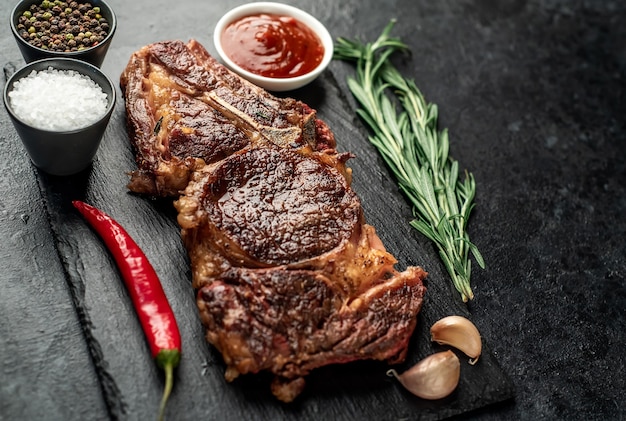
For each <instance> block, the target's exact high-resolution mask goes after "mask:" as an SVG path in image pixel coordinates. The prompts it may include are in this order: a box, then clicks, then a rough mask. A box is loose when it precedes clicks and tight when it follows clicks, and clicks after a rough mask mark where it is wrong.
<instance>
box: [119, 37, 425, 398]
mask: <svg viewBox="0 0 626 421" xmlns="http://www.w3.org/2000/svg"><path fill="white" fill-rule="evenodd" d="M122 87H123V88H124V92H125V98H126V107H127V113H128V121H129V128H130V132H131V140H132V142H133V145H134V147H135V151H136V156H137V164H138V167H139V168H138V170H137V171H135V172H134V173H133V174H132V178H131V182H130V184H129V187H130V188H131V190H133V191H136V192H139V193H147V194H150V195H160V196H173V197H176V196H178V195H179V196H178V199H177V200H176V201H175V207H176V209H177V210H178V223H179V225H180V226H181V228H182V231H181V233H182V238H183V241H184V244H185V247H186V248H187V250H188V253H189V256H190V261H191V267H192V280H193V286H194V288H195V289H197V291H198V295H197V303H198V308H199V311H200V316H201V319H202V322H203V324H204V326H205V327H206V330H207V339H208V341H209V342H210V343H211V344H213V345H214V346H215V347H216V348H217V349H218V350H219V351H220V352H221V353H222V355H223V357H224V362H225V363H226V366H227V368H226V378H227V380H229V381H231V380H233V379H235V378H236V377H237V376H239V375H241V374H246V373H258V372H260V371H269V372H271V373H273V374H274V375H275V380H274V382H273V383H272V391H273V393H274V394H275V395H276V396H277V397H278V398H279V399H281V400H283V401H286V402H289V401H292V400H293V399H294V398H295V397H296V396H297V395H298V394H299V393H300V392H301V391H302V389H303V387H304V383H305V382H304V377H305V376H306V375H307V374H308V373H309V372H310V371H311V370H313V369H315V368H317V367H320V366H324V365H328V364H335V363H345V362H349V361H354V360H362V359H377V360H386V361H389V362H390V363H395V362H400V361H402V360H403V359H404V358H405V355H406V352H407V344H408V341H409V338H410V336H411V334H412V332H413V330H414V328H415V325H416V322H417V319H416V316H417V314H418V312H419V311H420V308H421V306H422V300H423V295H424V293H425V288H424V286H423V285H422V280H423V279H424V277H425V276H426V273H425V272H424V271H423V270H422V269H421V268H419V267H409V268H407V269H406V270H405V271H403V272H399V271H397V270H396V269H395V268H394V266H395V265H396V263H397V261H396V259H395V258H394V257H393V256H392V255H391V254H390V253H388V252H387V251H386V250H385V247H384V246H383V244H382V242H381V241H380V239H379V238H378V236H377V235H376V232H375V230H374V228H373V227H372V226H370V225H368V224H366V223H365V221H364V217H363V210H362V207H361V203H360V201H359V199H358V197H357V196H356V194H355V193H354V191H353V190H352V189H351V188H350V182H351V172H350V169H349V168H347V167H346V165H345V162H346V160H347V159H348V158H349V157H350V155H349V154H345V153H344V154H340V153H337V151H336V150H335V140H334V136H333V134H332V132H331V131H330V130H329V129H328V127H327V125H326V124H325V123H324V122H322V121H320V120H319V119H317V117H316V114H315V111H314V110H312V109H310V108H309V107H308V106H306V105H305V104H303V103H301V102H299V101H296V100H293V99H279V98H275V97H273V96H272V95H271V94H269V93H268V92H266V91H264V90H262V89H260V88H258V87H256V86H254V85H251V84H250V83H248V82H246V81H244V80H242V79H240V78H239V77H238V76H236V75H234V74H232V73H230V72H229V71H228V70H227V69H225V68H224V67H223V66H222V65H220V64H219V63H218V62H216V61H215V60H214V59H213V58H212V57H210V56H209V54H208V53H207V52H206V51H205V50H204V48H202V47H201V46H200V45H199V44H198V43H196V42H194V41H190V42H189V43H188V44H186V45H185V44H183V43H181V42H178V41H174V42H163V43H157V44H152V45H149V46H147V47H144V48H143V49H141V50H140V51H138V52H137V53H135V54H134V55H133V56H132V58H131V60H130V62H129V64H128V67H127V68H126V69H125V71H124V73H123V75H122Z"/></svg>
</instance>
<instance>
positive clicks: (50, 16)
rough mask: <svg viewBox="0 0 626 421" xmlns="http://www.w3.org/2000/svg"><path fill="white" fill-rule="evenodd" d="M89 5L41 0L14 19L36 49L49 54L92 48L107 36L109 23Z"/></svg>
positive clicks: (20, 32)
mask: <svg viewBox="0 0 626 421" xmlns="http://www.w3.org/2000/svg"><path fill="white" fill-rule="evenodd" d="M100 13H101V10H100V7H94V6H93V5H92V4H91V3H89V2H79V1H75V0H73V1H70V2H66V1H63V0H42V1H41V2H40V3H39V4H37V3H35V4H32V5H30V6H29V7H28V9H27V10H24V11H23V12H22V13H21V14H20V15H19V16H18V18H17V22H18V24H17V30H18V33H19V34H20V36H21V37H22V38H24V39H25V40H26V41H27V42H29V43H30V44H32V45H34V46H35V47H39V48H44V49H49V50H52V51H77V50H83V49H85V48H91V47H93V46H95V45H97V44H98V43H100V42H101V41H102V40H104V38H105V37H106V36H107V35H108V33H109V30H110V25H109V22H108V21H107V19H106V18H104V17H103V16H102V15H101V14H100Z"/></svg>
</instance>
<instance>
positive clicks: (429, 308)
mask: <svg viewBox="0 0 626 421" xmlns="http://www.w3.org/2000/svg"><path fill="white" fill-rule="evenodd" d="M109 3H110V4H111V5H112V6H113V7H114V9H115V10H116V12H117V17H118V21H119V27H118V32H117V34H116V37H115V39H114V40H113V43H112V45H111V47H110V49H109V53H108V56H107V58H106V60H105V62H104V64H103V66H102V69H103V70H104V71H105V72H106V73H107V74H108V75H109V76H110V77H111V78H112V79H117V78H118V77H119V74H120V72H121V71H122V69H123V68H124V66H125V64H126V62H127V60H128V57H129V56H130V54H131V53H132V52H133V51H135V50H137V49H138V48H140V47H141V46H142V45H144V44H147V43H150V42H153V41H157V40H162V39H171V38H180V39H183V40H186V39H189V38H192V37H193V38H196V39H198V40H199V41H200V42H201V43H203V44H204V45H205V46H206V47H207V48H208V49H209V51H211V52H213V51H214V49H213V48H212V39H211V37H212V35H211V34H212V30H213V27H214V25H215V23H216V21H217V19H218V18H219V16H221V14H222V13H224V12H225V11H226V10H228V9H229V8H231V7H233V6H235V5H236V4H239V3H240V2H237V3H236V4H230V3H229V2H226V1H214V2H202V3H200V2H194V1H191V0H179V1H177V2H174V3H172V2H170V1H164V0H157V1H152V2H150V3H148V2H145V1H136V2H124V1H122V0H110V1H109ZM290 3H292V4H294V5H298V6H300V7H302V8H303V9H305V10H307V11H309V12H311V13H313V14H314V15H315V16H317V17H318V18H319V19H320V20H321V21H322V22H324V23H325V24H327V25H328V27H329V29H330V30H331V34H332V35H333V37H335V38H336V37H339V36H344V37H349V38H355V37H356V38H360V39H363V40H372V39H374V37H376V36H377V35H378V34H379V33H380V31H381V30H382V28H383V27H384V26H385V25H386V24H387V22H388V21H389V20H390V19H391V18H397V20H398V21H397V24H396V26H395V29H394V34H395V35H397V36H399V37H401V38H402V39H403V40H404V41H405V42H407V43H408V44H409V45H410V46H411V50H412V53H413V54H412V55H411V56H408V57H398V58H397V63H398V66H399V67H400V68H401V69H402V70H403V71H404V72H405V74H406V75H408V76H410V77H413V78H414V79H415V81H416V82H417V85H418V86H419V87H420V88H421V89H422V91H423V92H424V94H425V96H426V97H427V98H428V99H429V100H430V101H432V102H434V103H436V104H438V105H439V115H440V125H441V126H442V127H448V129H449V130H450V139H451V155H452V156H453V157H454V158H456V159H458V160H459V163H460V166H461V168H467V169H468V170H470V171H472V172H473V173H474V175H475V177H476V181H477V198H476V203H477V207H476V210H475V212H474V214H473V219H472V220H471V222H470V235H471V236H472V240H473V241H474V242H475V243H476V244H477V245H478V246H479V247H480V249H481V252H482V253H483V255H484V257H485V260H486V262H487V268H486V269H485V270H480V269H478V268H476V269H475V271H474V274H473V286H474V293H475V296H476V297H475V299H474V301H472V302H471V303H470V304H469V305H465V304H463V303H461V302H460V300H458V297H457V296H456V293H455V292H454V291H452V290H451V288H450V286H449V281H448V280H447V277H446V275H445V273H444V271H443V269H442V267H441V264H440V263H439V260H438V258H437V255H436V253H435V251H434V250H433V249H432V246H431V245H430V244H429V243H428V242H427V241H426V240H425V239H424V238H422V237H421V236H419V235H418V234H417V233H415V232H414V231H412V230H411V229H410V227H409V226H408V220H409V219H410V218H411V212H410V209H409V207H408V205H407V204H406V201H405V200H404V199H403V198H402V196H401V195H400V194H399V193H398V192H397V190H396V188H395V186H394V183H393V180H392V178H391V177H390V174H389V172H388V171H387V169H386V168H385V166H384V165H383V163H382V161H381V159H380V158H379V157H378V156H377V154H376V152H375V150H374V149H373V148H372V147H371V146H370V145H368V144H367V141H366V138H367V131H366V130H365V128H364V126H363V125H362V124H361V122H360V121H359V120H358V119H357V118H356V116H355V114H354V109H353V106H354V101H353V100H352V98H351V97H350V94H349V91H348V90H347V88H346V84H345V80H346V77H347V76H348V75H351V74H352V71H353V69H352V68H351V67H350V66H349V65H347V64H345V63H339V62H333V63H332V64H331V66H330V68H329V70H328V71H327V72H326V74H324V75H323V77H322V78H321V79H320V80H318V81H316V82H315V83H314V84H313V85H311V86H309V87H307V88H304V89H301V90H299V91H295V92H293V93H290V94H291V95H293V96H294V97H296V98H299V99H303V100H305V101H307V102H309V103H310V104H311V105H312V106H313V107H314V108H317V109H318V110H319V114H320V116H321V117H322V118H324V119H325V120H327V121H328V122H329V125H330V126H331V128H332V129H333V131H335V133H336V135H337V138H338V142H339V144H340V147H341V148H342V149H344V150H350V151H354V152H356V153H357V158H355V159H354V160H352V161H351V162H350V163H351V166H352V167H353V169H354V188H355V190H356V191H357V193H358V194H359V195H360V196H361V197H362V199H363V202H364V206H365V208H366V213H367V218H368V221H369V222H370V223H372V224H373V225H374V226H376V227H377V229H378V231H379V234H380V235H381V238H382V239H383V241H384V242H385V243H386V245H387V246H388V248H389V249H390V251H392V252H393V253H394V254H396V255H398V257H399V260H400V266H405V265H407V264H420V265H423V266H424V267H425V268H426V269H427V270H428V271H429V273H430V277H429V283H428V287H429V294H428V299H427V301H426V303H425V308H424V312H423V313H422V315H421V316H420V319H419V323H418V331H417V332H416V335H415V338H414V341H413V342H412V344H411V352H410V357H409V361H408V363H407V365H408V364H410V363H412V362H415V361H417V360H418V359H419V358H421V357H422V356H424V355H425V354H426V353H428V352H432V350H433V347H432V346H431V345H430V344H429V343H428V338H427V329H428V326H429V325H430V323H432V322H433V321H434V320H436V319H437V318H438V317H441V316H442V315H446V314H451V313H460V314H467V315H468V316H469V317H471V318H472V320H474V322H475V323H476V324H477V326H478V327H479V329H480V330H481V333H482V334H483V337H484V338H485V341H486V345H487V349H486V353H485V356H484V358H483V360H481V363H479V364H478V365H477V366H476V367H474V368H473V369H474V370H473V371H472V370H469V369H467V370H465V367H466V366H464V372H463V376H462V383H461V386H460V387H459V390H458V391H457V392H455V394H454V395H453V396H451V397H450V398H449V399H446V400H444V401H442V402H435V403H424V402H421V401H420V400H418V399H414V398H413V397H412V396H409V395H407V394H405V393H403V392H402V391H401V390H400V388H398V387H397V384H396V383H394V382H392V381H391V380H389V379H388V378H386V376H384V371H385V369H386V367H385V366H383V365H378V364H370V363H359V364H354V365H349V366H346V367H338V368H337V367H329V368H327V369H322V370H320V371H319V372H317V373H315V374H314V375H313V376H312V378H311V379H310V382H309V388H308V389H307V391H306V392H305V394H304V395H303V397H302V400H299V401H298V402H297V403H296V404H295V405H291V406H285V405H281V404H278V403H277V402H275V401H274V400H273V398H272V397H271V396H269V393H268V391H267V378H265V377H264V376H259V377H254V378H252V377H246V378H243V379H239V380H237V381H236V382H235V383H233V384H227V383H226V382H225V381H224V380H223V377H222V374H223V364H222V362H221V359H220V356H219V354H218V353H217V352H216V351H215V350H213V349H212V348H211V347H210V346H208V345H207V344H206V343H205V341H204V339H203V332H202V329H201V327H200V323H199V320H198V316H197V312H196V311H195V303H194V297H193V291H192V290H191V288H190V280H189V276H190V273H189V269H188V262H187V260H186V256H185V253H184V251H183V249H182V246H181V244H180V238H179V235H178V228H177V226H176V223H175V215H174V212H173V210H172V208H171V206H170V205H169V203H161V202H152V201H149V200H146V199H144V198H141V197H136V196H132V195H129V194H128V193H127V192H126V188H125V184H126V181H127V177H126V174H125V172H126V171H128V170H130V169H132V168H133V157H132V154H131V152H130V148H129V146H128V137H127V135H126V132H125V127H124V124H123V121H124V109H123V103H122V101H119V102H118V104H117V107H116V110H115V111H114V115H113V117H112V123H111V124H110V126H109V128H108V130H107V134H106V136H105V139H104V140H103V143H102V146H101V149H100V150H99V151H98V155H97V159H96V160H95V161H94V164H93V165H92V167H91V168H90V169H88V170H86V171H85V172H84V173H82V174H79V175H77V176H74V177H68V178H57V177H50V176H47V175H45V174H43V173H40V172H39V171H37V170H36V169H34V168H33V167H32V166H31V164H30V163H29V161H28V158H27V156H26V152H25V150H24V149H23V147H22V145H21V143H20V142H19V139H18V138H17V134H16V133H15V131H14V129H13V127H12V126H11V123H10V121H9V118H8V116H7V115H6V112H3V113H0V133H1V134H0V148H1V149H0V168H1V169H2V172H3V177H2V178H0V188H1V189H2V195H1V196H0V227H1V230H2V231H1V232H2V233H3V241H2V242H1V243H0V258H1V259H2V262H3V271H2V274H1V275H0V291H2V292H1V293H0V320H1V323H0V353H2V355H3V361H2V364H1V365H0V370H1V374H0V378H1V379H2V381H0V420H4V419H7V420H8V419H24V420H34V419H53V420H56V419H72V420H73V419H77V420H78V419H81V420H82V419H108V418H111V417H117V416H119V418H121V419H146V418H147V419H150V418H152V417H153V416H154V412H155V408H156V407H157V405H158V401H159V399H160V393H161V388H162V385H163V376H162V374H161V373H160V372H159V370H158V369H157V368H156V367H155V365H154V364H153V362H152V361H151V360H150V357H149V353H148V350H147V347H146V344H145V341H144V339H143V337H142V336H141V333H140V329H139V326H138V323H137V320H136V317H135V315H134V313H133V309H132V306H131V305H130V303H129V300H128V295H127V293H126V291H125V290H124V287H123V284H122V283H121V282H120V280H119V277H118V273H117V271H116V269H115V267H114V265H113V262H112V261H111V259H110V258H108V255H107V253H106V250H105V249H104V247H103V245H102V244H101V243H100V242H99V241H98V239H97V238H96V237H95V236H94V235H93V232H91V231H90V230H89V229H88V227H87V226H86V225H85V224H84V223H83V221H81V220H80V218H78V216H77V215H76V214H75V213H74V212H72V210H71V207H70V205H69V200H70V199H73V198H82V199H85V200H86V201H89V202H91V203H94V204H96V205H98V206H99V207H101V208H103V209H104V210H105V211H107V212H109V213H111V214H112V215H114V217H116V219H118V220H119V221H120V223H122V224H123V225H124V226H125V227H126V228H127V229H128V231H129V232H130V233H131V235H133V236H134V237H135V238H136V240H137V242H138V243H139V244H140V245H142V247H143V248H144V250H145V251H146V254H147V255H148V257H149V258H150V259H151V260H152V262H153V264H154V266H155V268H156V270H157V272H158V273H159V275H160V276H161V279H162V281H163V284H164V288H165V290H166V293H167V294H168V296H169V297H170V300H171V302H172V306H173V308H174V309H175V312H176V315H177V318H178V320H179V323H180V325H181V330H182V336H183V347H184V352H185V354H184V358H183V361H182V363H181V366H180V367H179V369H178V370H177V372H176V386H175V389H174V393H173V395H172V398H171V402H170V410H171V411H172V412H171V413H172V414H177V416H176V417H172V418H175V419H198V418H207V419H345V420H349V419H437V418H444V417H450V416H456V417H457V418H459V419H476V420H500V419H518V420H537V419H546V420H554V419H563V420H565V419H569V420H574V419H575V420H578V419H580V420H583V419H584V420H589V419H591V420H613V419H615V420H618V419H624V418H626V409H625V406H624V403H623V396H624V395H625V394H626V385H625V380H624V374H623V373H624V371H625V367H624V365H625V358H624V352H623V349H624V346H625V345H626V340H625V333H624V331H625V330H626V280H625V277H626V241H624V240H625V236H626V217H625V216H624V215H625V212H626V149H625V148H626V131H625V129H626V127H625V122H626V119H625V118H624V116H625V115H626V89H625V88H626V83H625V77H626V27H625V26H624V25H623V22H624V19H625V18H626V4H624V3H623V2H618V1H582V0H581V1H577V0H572V1H566V0H552V1H512V0H504V1H499V2H498V1H491V0H475V1H469V0H464V1H438V2H423V1H416V0H396V1H388V2H375V1H372V0H365V1H363V0H347V1H332V0H322V1H318V2H304V1H300V0H298V1H291V2H290ZM11 7H12V4H2V5H0V12H1V13H0V16H2V17H3V19H4V20H5V22H7V23H6V24H5V25H0V34H1V35H2V36H1V37H0V62H1V63H2V66H3V70H4V74H5V77H4V79H3V81H6V78H7V77H6V75H7V74H11V73H12V72H13V71H14V70H15V69H16V68H19V67H20V66H21V65H23V60H22V58H21V57H20V55H19V50H18V48H17V46H16V45H15V41H14V40H13V39H12V38H11V36H10V32H9V28H8V16H9V13H10V9H11ZM511 384H512V385H513V386H514V389H515V392H514V398H512V399H506V398H507V397H509V396H512V395H513V394H512V393H511V392H512V391H511V388H510V386H511ZM503 399H504V401H503V402H500V401H502V400H503ZM497 402H500V403H497ZM494 403H495V404H494ZM468 411H469V412H468Z"/></svg>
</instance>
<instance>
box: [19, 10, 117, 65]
mask: <svg viewBox="0 0 626 421" xmlns="http://www.w3.org/2000/svg"><path fill="white" fill-rule="evenodd" d="M41 1H42V0H21V1H20V2H18V3H17V5H16V6H15V8H13V11H12V12H11V32H12V33H13V36H14V37H15V41H16V42H17V46H18V47H19V48H20V52H21V53H22V57H24V60H25V61H26V63H30V62H32V61H36V60H41V59H43V58H59V57H67V58H73V59H77V60H82V61H86V62H87V63H91V64H93V65H94V66H97V67H100V66H101V65H102V62H103V61H104V57H105V56H106V54H107V51H108V49H109V45H110V44H111V40H112V39H113V35H114V34H115V29H116V27H117V19H116V17H115V13H114V12H113V9H111V7H110V6H109V5H108V4H106V3H105V2H104V1H102V0H90V1H89V3H91V5H92V6H94V7H95V6H97V7H99V8H100V14H101V15H102V17H104V18H106V19H107V21H108V22H109V32H108V34H107V36H106V38H105V39H104V40H103V41H102V42H100V43H99V44H98V45H96V46H94V47H90V48H85V49H84V50H81V51H74V52H67V53H66V52H59V51H51V50H44V49H42V48H38V47H35V46H34V45H32V44H30V43H28V41H26V40H25V39H24V38H22V36H21V35H20V33H19V32H18V29H17V25H18V23H19V22H18V19H19V17H20V15H21V14H22V13H24V11H25V10H28V8H29V7H30V6H31V5H33V4H40V3H41ZM86 1H87V0H80V1H79V3H85V2H86Z"/></svg>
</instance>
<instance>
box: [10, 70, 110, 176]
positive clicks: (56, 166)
mask: <svg viewBox="0 0 626 421" xmlns="http://www.w3.org/2000/svg"><path fill="white" fill-rule="evenodd" d="M49 67H52V68H53V69H58V70H74V71H76V72H78V73H80V74H82V75H86V76H89V77H90V78H91V80H93V81H94V82H96V83H97V84H98V85H99V86H100V88H102V91H103V92H104V93H105V94H106V96H107V107H106V112H105V114H104V115H103V116H102V117H101V118H100V119H98V120H97V121H95V122H93V123H92V124H90V125H88V126H86V127H83V128H79V129H76V130H64V131H50V130H43V129H40V128H36V127H33V126H31V125H30V124H27V123H26V122H24V121H23V120H22V119H20V117H18V116H17V115H16V114H15V112H14V110H13V107H12V105H11V99H10V96H9V93H10V92H11V91H12V90H13V88H14V85H15V82H17V81H18V80H20V79H22V78H24V77H26V76H28V75H29V74H30V73H31V72H32V71H42V70H46V69H48V68H49ZM115 98H116V93H115V86H114V85H113V83H112V82H111V80H110V79H109V78H108V77H107V76H106V75H105V74H104V73H103V72H102V71H101V70H100V69H98V68H97V67H96V66H93V65H91V64H89V63H86V62H84V61H80V60H75V59H68V58H52V59H43V60H38V61H34V62H32V63H30V64H27V65H26V66H24V67H22V68H21V69H19V70H18V71H16V72H15V73H14V74H13V75H12V76H11V77H10V78H9V80H8V81H7V83H6V84H5V86H4V105H5V107H6V109H7V112H8V113H9V116H10V117H11V121H12V122H13V126H14V127H15V130H16V131H17V133H18V135H19V136H20V138H21V140H22V143H23V144H24V147H25V148H26V151H27V152H28V155H29V156H30V159H31V161H32V162H33V164H35V166H36V167H38V168H40V169H42V170H43V171H45V172H47V173H49V174H52V175H60V176H65V175H72V174H75V173H78V172H80V171H82V170H84V169H85V168H87V167H88V166H89V164H90V163H91V161H92V160H93V158H94V156H95V155H96V152H97V150H98V147H99V146H100V142H101V140H102V137H103V136H104V132H105V130H106V127H107V125H108V124H109V119H110V118H111V114H112V112H113V108H114V107H115Z"/></svg>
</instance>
